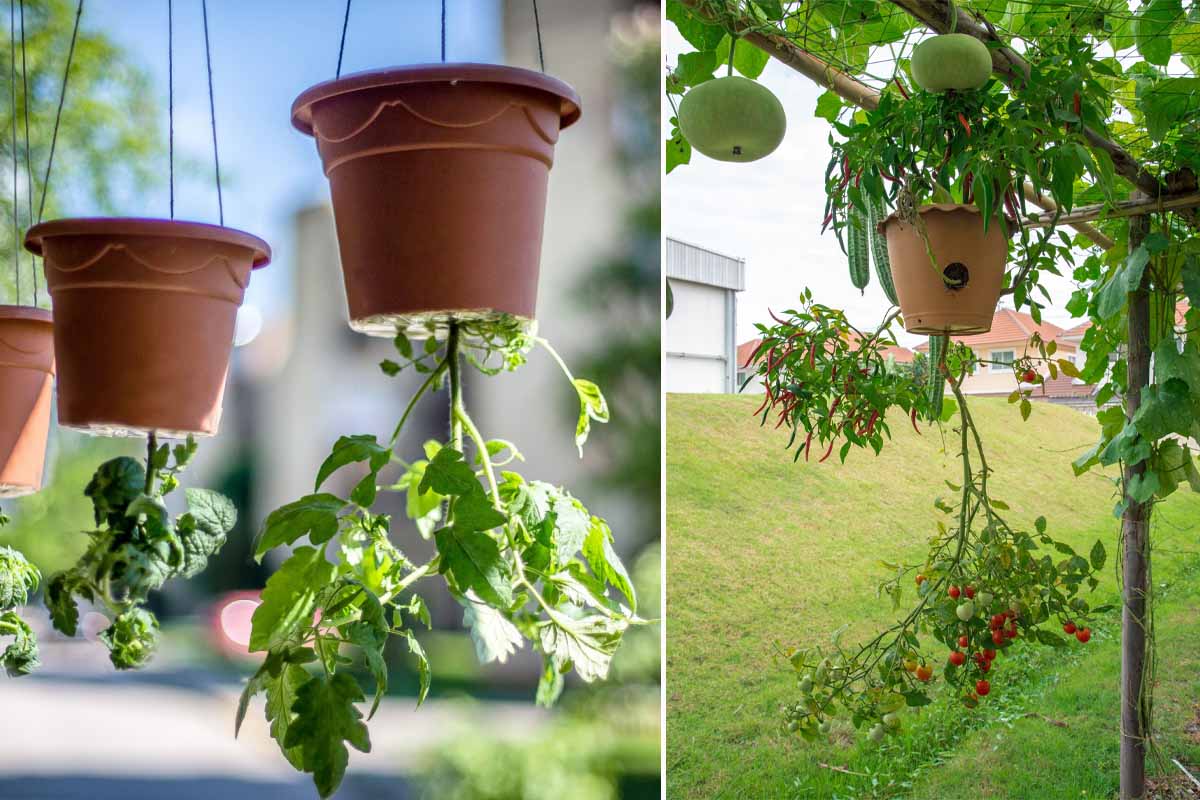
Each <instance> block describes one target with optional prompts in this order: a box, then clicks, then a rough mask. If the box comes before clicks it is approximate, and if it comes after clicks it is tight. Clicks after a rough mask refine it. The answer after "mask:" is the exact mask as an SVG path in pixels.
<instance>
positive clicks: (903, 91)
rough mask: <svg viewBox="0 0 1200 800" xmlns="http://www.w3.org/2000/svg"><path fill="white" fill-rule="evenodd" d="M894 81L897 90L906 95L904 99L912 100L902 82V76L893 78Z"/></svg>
mask: <svg viewBox="0 0 1200 800" xmlns="http://www.w3.org/2000/svg"><path fill="white" fill-rule="evenodd" d="M892 80H894V81H895V82H896V88H897V89H899V90H900V94H902V95H904V99H905V100H910V99H911V98H910V97H909V96H908V91H907V90H906V89H905V88H904V84H903V83H901V82H900V76H899V75H897V76H896V77H894V78H892Z"/></svg>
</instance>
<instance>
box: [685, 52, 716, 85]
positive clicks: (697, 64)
mask: <svg viewBox="0 0 1200 800" xmlns="http://www.w3.org/2000/svg"><path fill="white" fill-rule="evenodd" d="M716 68H717V54H716V52H714V51H712V50H703V51H701V52H698V53H683V54H682V55H680V56H679V60H678V62H677V63H676V65H675V77H677V78H678V79H679V82H680V83H682V84H683V85H684V86H696V85H698V84H701V83H704V82H705V81H707V80H711V79H712V76H713V70H715V69H716Z"/></svg>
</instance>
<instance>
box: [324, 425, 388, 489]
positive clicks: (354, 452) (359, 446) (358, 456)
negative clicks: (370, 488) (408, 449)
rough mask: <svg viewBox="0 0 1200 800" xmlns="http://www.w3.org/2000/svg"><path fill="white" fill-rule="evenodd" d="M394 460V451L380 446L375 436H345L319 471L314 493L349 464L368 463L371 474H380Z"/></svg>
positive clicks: (334, 447)
mask: <svg viewBox="0 0 1200 800" xmlns="http://www.w3.org/2000/svg"><path fill="white" fill-rule="evenodd" d="M391 458H392V451H391V450H390V449H389V448H387V447H384V446H383V445H381V444H379V443H378V442H377V441H376V440H375V437H374V436H369V435H365V434H363V435H358V436H343V437H341V438H340V439H338V440H337V442H335V443H334V445H333V450H332V452H330V454H329V457H328V458H326V459H325V461H324V462H323V463H322V464H321V468H320V469H319V470H317V482H316V486H314V487H313V491H314V492H319V491H320V490H321V484H323V483H325V481H326V480H328V479H329V476H330V475H332V474H333V473H335V472H337V471H338V470H339V469H341V468H342V467H344V466H346V465H347V464H356V463H358V462H360V461H367V462H369V464H370V468H371V472H372V473H378V472H379V470H381V469H383V468H384V467H385V466H387V464H388V462H389V461H390V460H391Z"/></svg>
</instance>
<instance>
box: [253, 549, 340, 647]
mask: <svg viewBox="0 0 1200 800" xmlns="http://www.w3.org/2000/svg"><path fill="white" fill-rule="evenodd" d="M333 572H334V567H333V564H331V563H329V561H327V560H326V559H325V555H324V553H322V552H321V551H320V550H317V549H315V548H312V547H301V548H298V549H297V550H296V551H295V552H294V553H292V556H291V558H289V559H288V560H287V561H285V562H283V564H282V565H281V566H280V567H279V569H278V570H277V571H276V572H275V574H274V575H272V576H271V577H270V578H269V579H268V580H267V586H266V588H265V589H263V592H262V603H261V604H260V605H259V607H258V608H256V609H255V610H254V616H253V617H251V620H250V621H251V628H250V651H251V652H257V651H261V650H271V649H274V648H276V647H278V646H279V645H281V644H285V643H287V642H289V641H290V640H291V639H292V638H293V637H294V636H296V634H297V633H299V632H300V631H302V630H304V629H305V628H307V627H309V626H310V625H312V624H313V613H314V612H315V611H316V602H317V593H318V592H319V591H320V590H322V589H324V588H325V586H326V584H328V583H329V582H330V581H331V580H332V579H333Z"/></svg>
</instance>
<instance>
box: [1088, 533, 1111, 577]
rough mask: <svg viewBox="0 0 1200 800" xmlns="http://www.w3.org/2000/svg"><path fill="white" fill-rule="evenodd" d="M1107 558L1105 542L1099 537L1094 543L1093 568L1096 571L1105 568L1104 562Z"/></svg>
mask: <svg viewBox="0 0 1200 800" xmlns="http://www.w3.org/2000/svg"><path fill="white" fill-rule="evenodd" d="M1107 559H1108V554H1107V553H1105V552H1104V543H1103V542H1101V541H1100V540H1099V539H1097V540H1096V543H1095V544H1094V545H1092V552H1091V556H1090V560H1091V563H1092V569H1094V570H1096V571H1100V570H1102V569H1104V562H1105V561H1106V560H1107Z"/></svg>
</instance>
